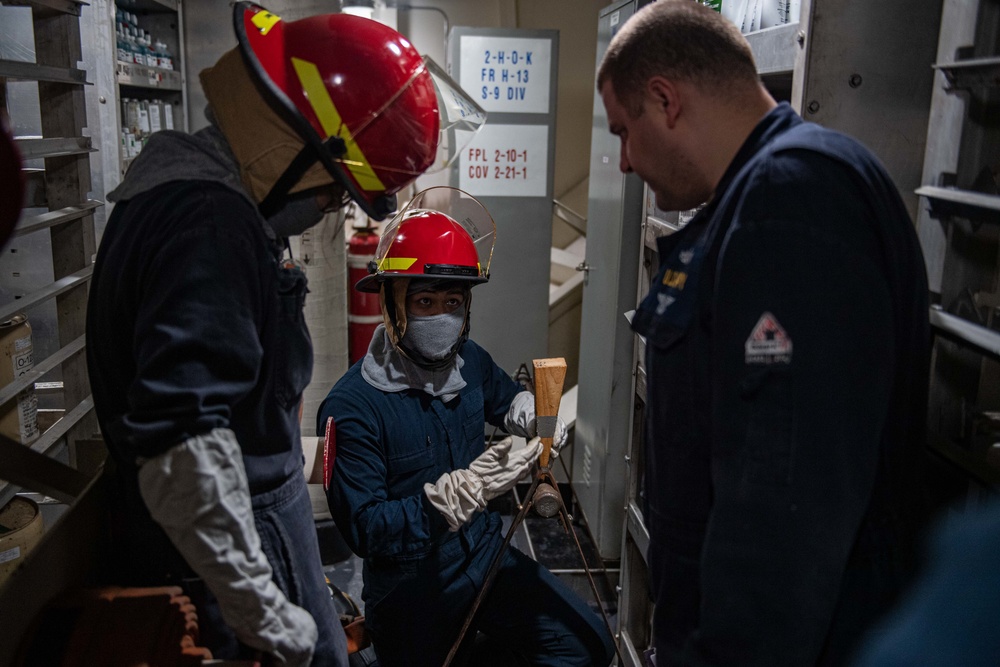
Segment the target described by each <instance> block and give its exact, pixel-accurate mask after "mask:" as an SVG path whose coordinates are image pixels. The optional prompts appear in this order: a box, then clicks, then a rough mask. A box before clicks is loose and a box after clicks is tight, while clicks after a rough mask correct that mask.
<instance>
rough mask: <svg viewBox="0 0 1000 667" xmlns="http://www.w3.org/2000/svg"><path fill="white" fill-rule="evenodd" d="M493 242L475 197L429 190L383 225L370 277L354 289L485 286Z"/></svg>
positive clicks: (493, 230) (450, 190)
mask: <svg viewBox="0 0 1000 667" xmlns="http://www.w3.org/2000/svg"><path fill="white" fill-rule="evenodd" d="M431 206H433V208H432V207H431ZM495 239H496V224H495V223H494V222H493V218H492V217H491V216H490V214H489V212H488V211H487V210H486V208H485V207H484V206H483V205H482V204H480V203H479V201H478V200H477V199H476V198H475V197H472V196H471V195H469V194H467V193H465V192H463V191H461V190H458V189H456V188H450V187H444V186H442V187H434V188H428V189H427V190H424V191H422V192H420V193H419V194H417V195H416V196H415V197H414V198H413V199H412V200H410V202H409V203H408V204H407V206H406V207H405V208H404V209H403V210H402V211H400V212H399V213H398V214H397V215H396V217H395V218H393V220H392V221H391V222H390V223H389V224H388V225H386V228H385V230H384V231H383V232H382V236H381V238H380V239H379V244H378V248H377V249H376V251H375V259H374V260H373V261H372V262H371V263H370V264H369V265H368V271H369V275H367V276H365V277H364V278H362V279H361V280H359V281H358V284H357V285H356V288H357V289H358V290H360V291H362V292H378V291H379V287H380V285H381V283H383V282H384V281H386V280H388V279H392V278H444V279H448V280H460V281H467V282H469V283H471V284H473V285H476V284H479V283H484V282H486V281H487V280H489V273H490V262H491V261H492V258H493V243H494V241H495Z"/></svg>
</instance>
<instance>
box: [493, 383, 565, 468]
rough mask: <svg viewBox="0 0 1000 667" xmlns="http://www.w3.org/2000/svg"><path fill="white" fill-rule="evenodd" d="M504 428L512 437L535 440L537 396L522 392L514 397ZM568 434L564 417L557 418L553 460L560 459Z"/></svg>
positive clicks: (553, 440)
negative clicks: (517, 436)
mask: <svg viewBox="0 0 1000 667" xmlns="http://www.w3.org/2000/svg"><path fill="white" fill-rule="evenodd" d="M503 424H504V428H505V429H507V432H508V433H510V434H512V435H519V436H521V437H522V438H524V439H525V440H527V439H530V438H534V437H535V436H537V435H538V433H537V432H536V430H537V429H536V426H535V424H536V420H535V395H534V394H532V393H531V392H530V391H522V392H520V393H519V394H517V395H516V396H515V397H514V400H513V401H511V402H510V407H509V408H507V415H506V416H505V417H504V419H503ZM568 437H569V436H568V434H567V433H566V422H564V421H563V420H562V417H556V432H555V435H554V436H553V437H552V450H551V454H550V455H551V456H552V458H553V459H556V458H559V450H560V449H562V448H563V445H565V444H566V440H567V438H568Z"/></svg>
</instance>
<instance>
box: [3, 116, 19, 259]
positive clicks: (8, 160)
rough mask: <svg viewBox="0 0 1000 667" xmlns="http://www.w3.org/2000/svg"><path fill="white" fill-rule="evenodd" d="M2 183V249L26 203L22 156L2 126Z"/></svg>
mask: <svg viewBox="0 0 1000 667" xmlns="http://www.w3.org/2000/svg"><path fill="white" fill-rule="evenodd" d="M0 183H3V184H4V196H3V197H2V198H0V247H2V246H3V244H4V243H6V242H7V239H8V238H10V235H11V232H13V231H14V225H16V224H17V219H18V218H19V217H20V215H21V205H22V204H23V203H24V177H23V175H22V173H21V155H20V154H19V153H18V152H17V146H16V145H15V144H14V140H13V139H12V138H11V136H10V135H9V134H8V133H7V129H6V128H5V127H3V126H2V125H0Z"/></svg>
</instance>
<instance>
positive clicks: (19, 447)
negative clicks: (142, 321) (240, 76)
mask: <svg viewBox="0 0 1000 667" xmlns="http://www.w3.org/2000/svg"><path fill="white" fill-rule="evenodd" d="M83 4H84V3H80V2H74V1H65V0H31V1H19V2H13V3H12V2H5V3H4V7H3V8H2V11H4V12H14V13H16V14H17V16H16V18H17V19H18V21H19V22H20V20H21V19H22V18H23V19H24V22H23V23H24V25H25V26H26V27H27V30H26V31H25V32H26V33H27V35H26V36H21V35H19V36H18V41H19V42H22V43H23V44H22V46H25V49H24V50H25V52H27V51H33V55H34V61H33V62H30V61H18V60H0V113H2V114H3V115H4V116H5V117H7V118H10V119H11V121H12V122H11V126H12V127H14V128H15V141H16V143H17V144H18V148H19V149H20V151H21V154H22V157H23V159H24V160H25V161H26V165H27V168H26V169H25V174H26V176H27V179H28V196H27V202H26V209H25V212H24V214H23V216H22V218H21V220H20V221H19V223H18V225H17V227H16V229H15V232H14V235H13V239H12V240H11V241H9V242H8V245H7V247H6V248H5V249H4V254H3V259H2V260H0V282H2V285H3V292H4V294H5V296H6V298H7V299H8V301H7V302H6V303H4V304H3V305H0V321H6V320H8V319H10V318H11V317H12V316H13V315H15V314H17V313H26V314H27V315H28V318H29V321H31V323H32V328H33V331H32V338H33V340H32V344H33V350H34V360H33V361H34V363H33V367H32V369H31V370H29V371H28V372H26V373H24V374H22V375H21V376H19V377H17V378H15V379H14V380H13V381H12V382H10V383H8V384H7V385H6V386H4V387H0V401H2V402H4V403H9V402H11V401H13V400H16V397H17V396H18V394H19V393H21V392H22V391H25V390H30V389H32V388H34V391H35V392H36V394H38V395H39V397H40V400H41V394H42V393H44V397H45V402H46V404H47V405H48V406H49V407H50V408H51V409H50V410H48V411H47V412H49V413H55V417H54V418H53V419H54V423H51V424H48V423H45V424H43V423H42V420H41V419H40V420H39V431H41V433H40V435H39V436H38V438H37V439H35V440H34V441H32V442H29V443H28V444H22V443H20V442H15V441H14V440H11V439H9V438H6V437H4V438H0V460H2V461H3V465H2V466H0V475H2V477H3V479H2V480H0V506H2V505H4V504H5V503H6V502H7V501H8V500H10V499H11V498H12V497H13V496H14V495H15V494H16V493H26V492H34V493H36V494H39V495H38V496H37V497H38V498H39V499H40V500H41V501H42V502H43V503H51V502H52V501H53V499H54V500H55V501H58V503H56V504H54V505H51V504H43V509H45V508H53V507H55V508H60V507H61V508H62V509H61V510H59V511H56V512H49V513H47V514H46V512H43V516H47V518H46V521H49V519H50V518H53V517H58V518H57V519H56V521H55V523H54V524H52V525H47V526H46V534H45V536H44V538H43V540H42V542H41V543H40V544H39V545H38V547H36V549H35V550H34V551H32V552H31V553H30V554H28V556H27V557H25V558H24V562H23V563H22V564H21V565H19V568H18V569H17V570H16V571H15V572H13V574H12V575H11V577H10V578H9V579H8V580H7V581H6V582H5V584H4V585H3V587H2V588H0V625H2V626H3V627H4V633H5V636H6V637H8V638H9V639H10V641H3V642H0V664H8V663H9V661H10V659H11V658H12V655H11V652H12V651H14V650H15V649H16V648H17V641H15V640H16V639H17V638H18V637H20V636H21V633H22V632H23V631H24V630H25V628H26V627H27V624H28V623H29V622H30V621H31V620H32V619H33V618H34V616H35V614H36V613H37V611H38V610H39V609H40V608H41V607H42V606H43V605H44V604H45V603H46V602H47V601H48V600H49V599H50V598H51V597H52V596H53V595H55V594H56V593H57V592H59V591H60V590H62V589H63V588H65V587H66V586H68V585H69V583H70V582H71V581H77V580H78V579H77V576H78V575H79V573H80V568H81V567H84V566H85V565H87V566H89V565H90V564H91V563H92V562H93V561H92V560H91V559H90V558H88V554H90V553H91V552H92V551H93V549H94V548H95V547H94V546H93V545H91V544H87V543H83V542H78V541H76V540H73V539H70V537H71V536H76V537H79V533H80V532H81V531H86V530H90V529H91V527H92V526H93V525H94V524H92V523H89V522H84V523H79V522H76V521H70V515H71V514H73V513H74V510H75V509H76V507H77V504H78V502H81V498H83V496H84V495H85V491H86V489H88V488H90V487H91V485H92V484H93V478H94V477H95V475H96V472H97V468H98V465H92V464H93V462H94V459H98V460H99V459H100V458H101V457H100V451H103V445H102V444H101V443H100V441H99V439H95V434H97V432H98V429H97V424H96V420H95V419H94V417H93V402H92V400H91V398H90V386H89V380H88V376H87V365H86V355H85V353H84V351H85V345H86V339H85V325H86V307H87V288H88V285H89V282H90V276H91V272H92V261H93V257H94V254H95V252H96V239H95V234H94V213H95V211H97V210H98V209H99V208H100V207H101V206H103V204H102V202H100V201H98V200H96V199H94V198H92V196H91V190H92V185H91V173H90V154H91V153H92V152H93V150H94V149H93V148H92V146H91V139H90V136H88V132H89V130H88V123H87V112H86V105H85V97H84V88H85V87H86V86H89V85H90V84H89V82H88V81H87V75H86V73H85V72H83V71H82V70H80V69H78V65H79V63H80V62H81V60H82V57H81V37H80V19H79V17H80V11H81V6H82V5H83ZM11 5H17V6H21V7H30V10H26V9H10V6H11ZM29 14H30V17H29ZM12 16H13V15H12V14H10V13H8V14H6V15H5V17H4V20H5V21H7V20H10V19H11V18H12ZM19 24H20V23H19ZM27 47H30V49H29V48H27ZM15 83H16V85H17V86H35V87H37V105H36V107H37V110H36V111H35V112H34V114H35V115H37V117H38V119H37V120H31V121H26V122H25V123H20V122H19V121H20V119H19V118H17V116H18V114H20V113H22V112H24V111H25V108H26V106H28V105H24V104H22V101H23V98H24V97H26V96H24V95H22V94H21V92H22V91H23V90H25V88H17V92H16V94H14V95H13V96H12V95H11V86H12V85H13V84H15ZM35 93H36V91H35V90H32V91H31V97H34V96H35ZM33 124H37V126H38V127H37V128H33V131H30V132H28V133H27V135H28V136H20V137H18V136H17V135H18V134H19V133H18V131H17V128H18V127H22V128H23V127H28V126H32V125H33ZM37 130H40V132H39V131H37ZM23 134H24V133H23V132H22V135H23ZM39 135H40V136H39ZM42 385H44V386H45V387H46V389H45V390H44V392H43V391H42V390H41V389H40V387H41V386H42ZM83 443H88V445H89V444H90V443H95V447H96V449H97V451H98V454H97V456H96V457H92V456H91V450H90V448H89V446H88V447H87V448H86V449H84V445H83ZM89 502H90V501H86V502H83V506H88V505H89ZM60 504H61V505H60ZM67 526H68V528H67ZM50 545H51V546H50ZM43 551H47V553H48V556H42V557H41V558H39V559H35V554H36V553H41V552H43ZM46 559H48V561H49V562H48V563H45V562H44V561H46ZM36 561H37V563H38V564H35V565H33V563H35V562H36ZM29 571H30V572H29Z"/></svg>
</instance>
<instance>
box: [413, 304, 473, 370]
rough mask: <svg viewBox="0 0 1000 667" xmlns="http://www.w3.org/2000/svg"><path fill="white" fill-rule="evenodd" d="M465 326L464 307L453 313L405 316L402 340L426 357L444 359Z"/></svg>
mask: <svg viewBox="0 0 1000 667" xmlns="http://www.w3.org/2000/svg"><path fill="white" fill-rule="evenodd" d="M464 326H465V308H459V309H457V310H456V311H455V312H453V313H444V314H441V315H428V316H426V317H417V316H414V315H409V316H407V318H406V333H405V334H404V335H403V340H402V342H403V343H404V344H405V345H407V346H409V347H410V348H412V349H414V350H416V351H417V352H419V353H420V354H422V355H423V356H425V357H427V358H428V359H432V360H437V359H444V358H445V357H447V356H448V354H449V353H450V352H451V348H452V347H454V345H455V343H457V342H458V337H459V336H461V335H462V328H463V327H464Z"/></svg>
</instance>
